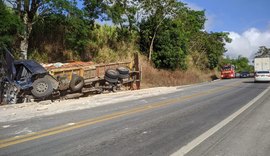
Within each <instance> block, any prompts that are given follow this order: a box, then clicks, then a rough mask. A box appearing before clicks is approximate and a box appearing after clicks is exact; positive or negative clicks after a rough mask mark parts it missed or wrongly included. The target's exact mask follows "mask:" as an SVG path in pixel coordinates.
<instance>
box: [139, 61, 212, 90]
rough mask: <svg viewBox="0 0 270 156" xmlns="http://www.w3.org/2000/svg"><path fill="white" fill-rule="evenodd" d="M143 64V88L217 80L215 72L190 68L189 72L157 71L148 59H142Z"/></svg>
mask: <svg viewBox="0 0 270 156" xmlns="http://www.w3.org/2000/svg"><path fill="white" fill-rule="evenodd" d="M141 64H142V88H148V87H160V86H179V85H187V84H194V83H200V82H206V81H211V80H213V79H216V78H217V77H216V75H217V73H215V72H214V71H201V70H199V69H196V68H189V70H187V71H180V70H176V71H168V70H162V69H160V70H159V69H155V68H154V67H153V66H152V65H151V64H150V63H149V62H147V61H146V59H142V60H141Z"/></svg>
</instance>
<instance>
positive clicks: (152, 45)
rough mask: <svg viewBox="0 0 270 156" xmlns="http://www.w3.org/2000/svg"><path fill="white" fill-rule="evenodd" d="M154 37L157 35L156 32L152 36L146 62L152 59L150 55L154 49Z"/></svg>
mask: <svg viewBox="0 0 270 156" xmlns="http://www.w3.org/2000/svg"><path fill="white" fill-rule="evenodd" d="M156 35H157V31H155V33H154V36H153V38H152V40H151V44H150V49H149V56H148V60H149V61H151V59H152V53H153V47H154V40H155V38H156Z"/></svg>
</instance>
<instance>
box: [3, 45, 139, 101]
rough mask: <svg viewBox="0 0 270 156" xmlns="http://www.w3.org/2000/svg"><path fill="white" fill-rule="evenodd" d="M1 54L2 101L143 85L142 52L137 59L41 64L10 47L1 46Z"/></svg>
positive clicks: (71, 94)
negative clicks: (21, 56) (20, 56)
mask: <svg viewBox="0 0 270 156" xmlns="http://www.w3.org/2000/svg"><path fill="white" fill-rule="evenodd" d="M1 54H2V56H1V62H0V67H1V71H0V104H15V103H22V102H29V101H33V100H38V101H40V100H45V99H65V98H74V97H80V96H83V95H85V94H86V93H89V92H95V93H102V92H104V91H106V90H107V91H113V92H114V91H117V90H118V89H120V88H121V87H125V88H128V89H139V88H140V81H141V70H140V66H139V59H138V55H135V57H134V58H135V59H134V62H120V63H110V64H96V65H95V64H94V63H93V62H71V63H64V64H63V63H55V64H39V63H38V62H36V61H34V60H14V57H13V55H12V54H11V52H10V51H9V50H7V49H6V48H2V49H1Z"/></svg>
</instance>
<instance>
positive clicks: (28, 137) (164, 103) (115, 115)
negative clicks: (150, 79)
mask: <svg viewBox="0 0 270 156" xmlns="http://www.w3.org/2000/svg"><path fill="white" fill-rule="evenodd" d="M240 84H241V83H239V82H237V83H234V84H232V85H229V86H222V87H219V88H215V89H212V90H208V91H204V92H200V93H195V94H192V95H189V96H183V97H177V98H174V99H169V100H165V101H161V102H156V103H152V104H149V105H146V106H140V107H137V108H133V109H130V110H126V111H120V112H115V113H112V114H109V115H104V116H100V117H96V118H92V119H87V120H82V121H79V122H77V123H74V124H72V125H68V124H65V125H61V126H57V127H54V128H50V129H46V130H43V131H39V132H34V133H29V134H26V135H21V136H16V137H12V138H8V139H3V140H0V148H4V147H8V146H11V145H15V144H19V143H23V142H26V141H31V140H35V139H39V138H42V137H46V136H51V135H55V134H59V133H63V132H67V131H70V130H73V129H77V128H82V127H85V126H89V125H93V124H96V123H100V122H104V121H108V120H112V119H115V118H120V117H123V116H127V115H131V114H135V113H139V112H144V111H147V110H152V109H155V108H160V107H164V106H168V105H172V104H177V103H176V102H182V101H185V100H188V99H191V98H195V97H200V96H203V95H209V94H212V93H216V92H220V91H223V90H226V89H228V88H233V87H237V86H239V85H240Z"/></svg>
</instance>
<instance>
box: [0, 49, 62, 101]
mask: <svg viewBox="0 0 270 156" xmlns="http://www.w3.org/2000/svg"><path fill="white" fill-rule="evenodd" d="M1 55H2V56H1V78H0V103H1V104H14V103H17V102H28V101H30V100H32V99H41V100H43V99H46V98H48V97H50V96H52V95H53V94H54V93H55V91H57V89H58V85H59V84H58V82H57V80H56V79H55V78H54V77H53V76H51V75H50V74H49V73H48V71H47V70H46V69H45V68H44V67H43V66H41V65H40V64H39V63H37V62H35V61H33V60H16V61H15V60H14V57H13V55H12V54H11V53H10V51H8V50H7V49H6V48H2V49H1Z"/></svg>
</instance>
